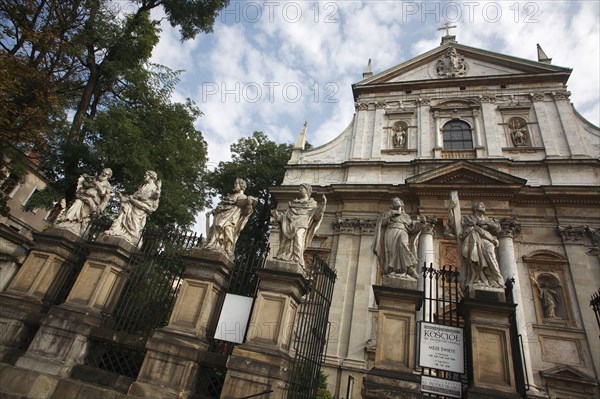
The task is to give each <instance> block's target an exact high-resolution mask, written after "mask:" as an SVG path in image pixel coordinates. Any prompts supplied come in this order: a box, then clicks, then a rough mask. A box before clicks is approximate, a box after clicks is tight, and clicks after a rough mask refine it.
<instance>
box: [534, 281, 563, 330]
mask: <svg viewBox="0 0 600 399" xmlns="http://www.w3.org/2000/svg"><path fill="white" fill-rule="evenodd" d="M538 280H539V281H538ZM531 284H532V285H533V286H534V287H535V288H536V289H537V292H538V298H540V302H541V304H542V312H543V313H544V317H545V318H547V319H560V317H558V315H557V314H556V310H557V308H558V304H559V303H560V296H559V294H558V292H557V290H559V289H560V283H559V282H558V281H557V280H556V278H555V277H554V276H552V275H551V274H546V273H544V274H540V275H539V276H538V279H537V280H536V279H534V278H533V277H532V278H531Z"/></svg>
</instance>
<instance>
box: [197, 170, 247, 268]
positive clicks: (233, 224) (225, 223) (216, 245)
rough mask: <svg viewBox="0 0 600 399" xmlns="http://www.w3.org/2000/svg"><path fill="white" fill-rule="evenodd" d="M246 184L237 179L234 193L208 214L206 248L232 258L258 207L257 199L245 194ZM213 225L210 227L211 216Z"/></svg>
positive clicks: (234, 184)
mask: <svg viewBox="0 0 600 399" xmlns="http://www.w3.org/2000/svg"><path fill="white" fill-rule="evenodd" d="M245 190H246V182H245V181H244V180H242V179H235V181H234V183H233V193H231V194H229V195H227V196H225V197H223V198H222V199H221V202H220V203H219V205H217V207H216V208H215V209H213V210H212V211H210V212H208V213H207V214H206V224H207V228H206V231H207V232H208V238H207V240H206V244H205V245H204V248H206V249H210V250H213V251H221V252H225V253H226V254H227V256H229V257H230V258H231V257H232V256H233V253H234V251H235V243H236V241H237V239H238V237H239V236H240V232H241V231H242V229H243V228H244V226H245V225H246V223H247V222H248V219H249V218H250V215H252V212H253V211H254V208H255V207H256V202H257V199H256V198H254V197H249V196H246V195H245V194H244V191H245ZM211 215H212V216H213V223H212V225H210V226H209V222H210V216H211Z"/></svg>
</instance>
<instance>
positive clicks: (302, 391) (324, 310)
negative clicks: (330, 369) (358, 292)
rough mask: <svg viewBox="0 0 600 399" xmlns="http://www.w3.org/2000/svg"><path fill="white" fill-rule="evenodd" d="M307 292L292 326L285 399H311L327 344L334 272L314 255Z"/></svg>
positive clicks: (309, 267)
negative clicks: (291, 350)
mask: <svg viewBox="0 0 600 399" xmlns="http://www.w3.org/2000/svg"><path fill="white" fill-rule="evenodd" d="M307 274H308V292H307V294H306V295H305V296H304V298H303V300H302V302H301V303H300V305H299V306H298V312H297V315H296V322H295V326H294V336H293V348H294V351H295V352H296V353H295V357H294V362H293V364H292V367H291V369H290V379H289V381H288V382H287V386H286V390H287V397H288V399H313V398H314V397H315V395H316V392H317V388H318V383H319V373H320V371H321V364H322V363H323V353H324V351H325V346H326V344H327V330H328V328H327V327H328V318H329V307H330V306H331V297H332V295H333V286H334V284H335V279H336V273H335V272H334V271H333V270H332V269H331V268H330V267H329V265H328V264H327V263H326V262H325V261H324V260H323V259H321V258H320V257H319V256H318V255H317V254H313V255H312V262H307Z"/></svg>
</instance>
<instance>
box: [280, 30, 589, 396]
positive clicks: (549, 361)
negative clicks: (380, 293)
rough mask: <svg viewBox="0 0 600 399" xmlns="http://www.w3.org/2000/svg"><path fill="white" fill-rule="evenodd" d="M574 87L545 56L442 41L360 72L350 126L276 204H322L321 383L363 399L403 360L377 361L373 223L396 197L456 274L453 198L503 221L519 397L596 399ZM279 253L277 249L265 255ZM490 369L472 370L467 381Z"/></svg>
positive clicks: (289, 183)
mask: <svg viewBox="0 0 600 399" xmlns="http://www.w3.org/2000/svg"><path fill="white" fill-rule="evenodd" d="M570 73H571V70H570V69H568V68H563V67H559V66H555V65H552V64H551V60H550V59H549V58H548V57H547V56H546V55H545V54H544V52H543V50H542V49H541V48H540V47H539V46H538V61H530V60H524V59H520V58H516V57H512V56H509V55H504V54H498V53H494V52H490V51H486V50H482V49H477V48H473V47H469V46H465V45H462V44H459V43H458V42H456V40H455V38H454V36H448V35H447V36H445V37H444V38H443V39H442V43H441V45H440V46H439V47H437V48H435V49H433V50H431V51H429V52H426V53H424V54H422V55H419V56H417V57H415V58H413V59H411V60H408V61H406V62H404V63H402V64H400V65H398V66H395V67H393V68H390V69H388V70H386V71H383V72H381V73H378V74H373V73H371V72H370V64H369V67H368V69H367V71H366V72H365V73H364V74H363V80H361V81H360V82H358V83H356V84H354V85H353V86H352V90H353V94H354V99H355V109H356V112H355V114H354V117H353V120H352V122H351V123H350V125H349V126H348V127H347V128H346V129H345V130H344V131H343V132H342V133H341V134H340V135H339V136H337V137H336V138H335V139H334V140H332V141H331V142H329V143H327V144H324V145H322V146H320V147H317V148H311V149H308V150H305V149H304V143H305V140H306V137H305V136H306V129H304V130H303V131H302V133H301V135H300V137H299V139H298V142H297V143H296V146H295V148H294V151H293V154H292V157H291V159H290V161H289V163H288V166H287V169H286V174H285V179H284V181H283V183H282V185H281V186H280V187H276V188H274V189H272V193H273V194H274V195H275V197H276V199H277V200H278V201H279V204H280V206H281V207H283V206H284V205H285V204H287V202H288V201H290V200H291V199H293V198H295V195H296V193H297V191H298V186H299V184H301V183H308V184H310V185H311V186H312V187H313V190H314V192H313V194H316V196H318V197H320V196H321V194H325V195H326V196H327V199H328V203H327V209H326V211H325V216H324V218H323V221H322V223H321V226H320V229H319V231H318V233H317V235H316V236H315V237H314V239H313V242H312V247H313V248H319V250H320V251H321V252H324V253H326V256H327V258H328V262H329V264H330V266H331V267H332V268H333V269H335V270H336V273H337V281H336V284H335V289H334V293H333V300H332V304H331V310H330V314H329V323H330V325H329V332H328V342H327V346H326V353H325V361H324V363H323V368H322V370H323V371H324V372H325V374H327V376H328V384H329V390H330V391H331V392H332V393H333V395H334V397H336V398H345V399H349V398H358V397H361V395H362V397H365V392H366V388H365V384H364V383H363V381H364V377H365V375H366V374H368V373H369V370H372V369H373V367H374V365H376V364H377V362H378V360H381V359H378V357H381V356H382V355H381V354H382V353H385V352H386V351H391V352H393V351H397V350H398V349H397V348H395V347H390V348H381V347H379V348H378V346H381V345H383V344H382V342H379V341H380V340H379V341H378V337H382V336H385V334H387V335H388V336H389V335H392V336H393V335H394V334H396V332H395V331H393V328H394V327H393V326H394V324H389V326H392V327H389V328H391V329H392V330H390V331H387V332H385V334H383V335H382V333H383V332H382V331H379V329H380V328H386V327H385V326H387V325H386V324H385V323H383V324H382V323H381V322H380V321H379V320H378V318H380V317H381V316H380V315H381V313H380V312H379V309H378V301H377V300H376V296H375V294H374V289H373V287H374V286H378V285H381V283H382V271H381V267H380V265H378V261H377V258H376V256H375V254H374V253H373V250H372V243H373V239H374V235H375V229H376V222H377V218H378V215H379V214H380V213H381V212H383V211H385V210H387V209H389V207H390V202H391V200H392V199H393V198H395V197H399V198H400V199H402V200H403V202H404V204H405V206H406V212H407V213H408V214H410V215H412V216H413V217H416V216H417V215H420V216H423V217H425V218H426V220H428V221H429V223H428V224H427V228H426V229H424V230H423V231H422V234H421V237H420V242H419V248H418V254H417V255H418V261H419V264H420V265H424V264H426V265H433V267H434V268H436V269H440V268H441V267H443V266H456V267H458V266H459V265H460V261H459V254H458V252H457V243H456V241H455V240H454V239H452V237H451V236H450V235H449V234H448V221H449V220H448V218H449V217H448V207H449V202H450V193H451V192H453V191H456V192H458V196H459V198H460V207H461V209H462V212H463V214H468V213H470V211H471V207H472V206H473V205H474V204H477V203H479V202H483V203H484V204H485V208H486V209H487V215H488V216H489V217H492V218H494V219H496V220H498V221H500V225H501V232H500V234H499V242H500V243H499V244H500V245H499V246H498V249H497V255H498V258H499V262H500V269H501V273H502V277H503V278H504V279H510V278H514V288H513V295H514V302H515V303H516V304H517V307H516V311H515V312H516V320H517V327H518V333H519V335H520V339H521V342H522V344H521V348H520V352H521V357H522V360H523V363H524V367H523V373H524V374H525V377H526V381H527V397H531V398H590V397H600V396H599V395H600V390H599V387H598V381H599V375H600V342H599V339H598V336H599V333H600V331H599V325H598V324H597V323H598V322H597V320H596V317H595V315H594V311H593V309H592V308H591V307H590V299H591V297H592V296H593V295H597V294H596V293H597V291H598V289H599V284H600V258H599V256H600V248H599V245H600V242H599V238H598V235H599V233H600V211H599V209H600V130H599V128H598V127H596V126H594V125H592V124H591V123H589V122H587V121H586V120H585V119H584V118H583V117H581V116H580V115H579V114H578V113H577V111H576V110H575V109H574V107H573V105H572V104H571V103H570V101H569V95H570V93H569V92H568V91H567V80H568V79H569V75H570ZM277 245H278V244H277V238H276V234H273V235H272V236H271V246H272V253H276V252H277ZM382 326H383V327H382ZM410 329H411V331H416V326H414V325H411V326H410ZM398 334H399V332H398ZM398 345H400V346H401V345H404V343H403V342H398ZM410 364H411V367H412V370H409V371H413V372H414V374H418V372H419V370H418V367H417V365H416V364H415V362H414V360H410ZM486 367H490V365H489V364H486V363H485V358H480V359H479V360H478V359H474V360H473V368H474V369H475V370H476V372H477V370H480V371H481V370H483V369H485V368H486ZM492 368H493V367H492ZM392 374H393V370H392ZM409 374H410V373H409ZM382 397H383V396H382Z"/></svg>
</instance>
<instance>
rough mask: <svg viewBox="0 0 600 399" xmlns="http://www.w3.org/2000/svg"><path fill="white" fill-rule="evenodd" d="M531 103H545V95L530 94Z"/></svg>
mask: <svg viewBox="0 0 600 399" xmlns="http://www.w3.org/2000/svg"><path fill="white" fill-rule="evenodd" d="M529 98H531V101H544V93H530V94H529Z"/></svg>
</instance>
